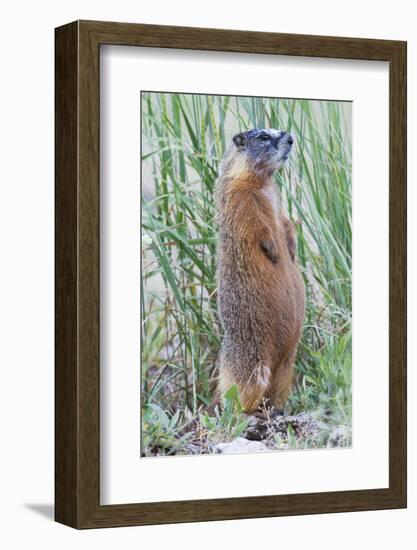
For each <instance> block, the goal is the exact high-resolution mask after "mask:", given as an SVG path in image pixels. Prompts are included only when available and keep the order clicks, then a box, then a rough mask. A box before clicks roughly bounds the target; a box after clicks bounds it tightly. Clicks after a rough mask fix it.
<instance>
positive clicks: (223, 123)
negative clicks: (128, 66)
mask: <svg viewBox="0 0 417 550" xmlns="http://www.w3.org/2000/svg"><path fill="white" fill-rule="evenodd" d="M140 101H141V112H142V116H141V143H142V147H141V231H142V239H141V304H140V307H141V365H140V373H141V410H140V415H141V456H143V457H159V456H172V455H201V454H213V455H214V454H227V453H249V452H273V451H284V450H299V451H301V450H304V449H324V448H325V449H332V448H342V447H350V446H351V445H352V326H351V325H352V277H351V269H352V228H351V219H352V124H351V120H352V103H351V102H348V101H337V100H334V101H329V100H326V101H324V100H316V99H291V98H279V97H276V98H267V97H243V96H214V95H204V94H182V93H181V94H180V93H171V92H160V91H149V92H141V96H140ZM138 368H139V367H138Z"/></svg>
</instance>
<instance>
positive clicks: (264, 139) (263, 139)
mask: <svg viewBox="0 0 417 550" xmlns="http://www.w3.org/2000/svg"><path fill="white" fill-rule="evenodd" d="M259 138H260V139H262V141H269V140H270V137H269V136H268V135H267V134H261V135H260V136H259Z"/></svg>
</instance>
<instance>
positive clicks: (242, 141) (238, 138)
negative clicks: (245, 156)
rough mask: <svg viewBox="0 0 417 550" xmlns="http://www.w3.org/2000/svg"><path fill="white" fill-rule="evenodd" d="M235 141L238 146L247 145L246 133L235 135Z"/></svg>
mask: <svg viewBox="0 0 417 550" xmlns="http://www.w3.org/2000/svg"><path fill="white" fill-rule="evenodd" d="M233 143H234V144H235V145H236V147H242V146H243V145H245V143H246V139H245V136H244V134H242V133H240V134H236V135H235V136H234V137H233Z"/></svg>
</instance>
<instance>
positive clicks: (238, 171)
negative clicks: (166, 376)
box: [216, 129, 304, 411]
mask: <svg viewBox="0 0 417 550" xmlns="http://www.w3.org/2000/svg"><path fill="white" fill-rule="evenodd" d="M292 143H293V138H292V137H291V135H290V134H288V133H285V132H282V131H278V130H272V129H270V130H259V129H254V130H250V131H248V132H243V133H240V134H237V135H236V136H235V137H234V138H233V144H232V145H231V146H230V148H229V149H228V151H227V152H226V154H225V156H224V158H223V161H222V166H221V172H220V177H219V180H218V182H217V186H216V203H217V222H218V228H219V250H218V266H217V280H218V310H219V316H220V320H221V323H222V326H223V330H224V337H223V342H222V347H221V351H220V367H219V368H220V379H219V390H220V393H221V394H222V395H224V393H225V392H226V391H227V389H228V388H229V387H230V386H231V385H233V384H236V385H237V386H238V388H239V391H240V398H241V401H242V405H243V407H244V409H245V410H246V411H251V410H254V409H256V408H257V406H258V405H259V404H260V401H261V399H262V398H263V397H265V398H268V399H269V400H270V402H271V404H272V405H273V406H275V407H276V408H277V409H279V410H282V409H283V408H284V406H285V403H286V401H287V398H288V396H289V393H290V390H291V385H292V378H293V371H294V360H295V355H296V352H297V347H298V342H299V339H300V335H301V331H302V325H303V320H304V283H303V280H302V277H301V274H300V272H299V269H298V265H297V260H296V258H295V232H294V227H293V225H292V223H291V222H290V220H289V219H288V218H286V217H285V215H284V213H283V210H282V207H281V205H280V199H279V195H278V191H277V189H276V187H275V184H274V182H273V179H272V175H273V173H274V172H275V171H276V170H277V169H279V168H281V166H282V165H283V164H284V163H285V161H286V160H287V158H288V156H289V154H290V152H291V148H292Z"/></svg>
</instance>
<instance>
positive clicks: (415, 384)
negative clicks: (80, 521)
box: [0, 0, 417, 550]
mask: <svg viewBox="0 0 417 550" xmlns="http://www.w3.org/2000/svg"><path fill="white" fill-rule="evenodd" d="M80 18H81V19H103V20H110V21H112V20H113V21H129V22H142V23H156V24H158V23H161V24H173V25H188V26H206V27H219V28H236V29H252V30H259V31H278V32H294V33H310V34H332V35H342V36H343V35H344V36H349V35H350V36H358V37H373V38H391V39H401V40H408V44H409V74H408V84H409V129H408V135H409V255H410V256H409V269H410V271H409V281H410V284H409V327H410V330H409V333H410V344H409V388H410V390H409V434H410V436H409V508H408V510H398V511H384V512H365V513H356V514H334V515H327V516H310V517H295V518H283V519H279V518H278V519H261V520H249V521H235V522H217V523H211V524H210V523H206V524H192V525H178V526H160V527H159V526H158V527H142V528H128V529H110V530H102V531H86V532H76V531H74V530H71V529H69V528H66V527H63V526H61V525H58V524H54V523H53V522H52V521H51V517H52V501H53V154H54V153H53V124H54V120H53V116H54V115H53V91H54V80H53V74H54V73H53V56H54V51H53V29H54V27H55V26H58V25H61V24H64V23H66V22H69V21H72V20H74V19H80ZM1 20H2V29H1V34H0V40H1V50H0V51H1V64H0V75H1V78H0V95H1V101H0V140H1V143H0V145H1V153H2V154H1V157H0V158H1V161H0V173H1V176H0V183H1V191H2V198H1V200H0V224H1V228H0V236H1V237H0V243H1V256H0V258H1V264H0V279H1V282H0V313H1V314H0V324H1V326H0V354H1V359H0V365H1V371H2V374H3V378H2V381H1V384H0V407H1V412H0V426H1V429H0V517H1V524H2V527H1V529H0V543H1V544H2V546H3V547H4V548H7V549H14V548H24V547H29V546H30V547H34V548H42V547H44V548H48V549H49V548H51V549H52V548H60V550H64V549H66V548H71V549H72V548H90V547H91V546H92V545H94V546H95V547H96V548H103V549H105V548H114V547H119V548H123V549H124V548H137V547H138V546H139V547H153V548H164V547H165V546H166V547H167V548H170V549H176V548H196V547H198V548H211V547H215V548H226V547H227V545H228V544H231V545H233V546H236V547H241V548H253V547H254V546H255V545H256V547H258V548H262V546H265V547H271V546H272V547H274V548H279V547H282V546H284V547H291V548H294V549H299V548H300V549H301V548H320V549H323V550H325V549H330V548H331V549H332V550H333V549H335V548H337V549H340V550H341V549H345V548H346V549H348V548H349V549H352V548H354V547H360V548H361V547H365V545H367V544H371V545H372V547H374V548H379V549H381V550H383V549H388V548H392V547H396V548H405V549H408V548H413V547H415V546H414V545H415V540H416V539H417V535H416V518H417V515H416V513H417V483H416V482H417V478H416V463H417V462H416V451H417V436H416V434H417V429H416V428H417V422H416V419H417V406H416V405H417V377H416V374H415V368H414V366H415V365H416V360H417V343H416V339H415V337H414V335H415V332H416V328H417V307H416V306H417V292H416V285H415V284H413V281H415V280H416V275H417V252H416V250H417V246H416V245H417V242H416V236H417V222H416V209H417V190H416V185H415V180H416V175H417V174H416V169H417V161H416V156H415V151H416V148H417V135H416V95H417V33H416V30H417V25H416V20H417V18H416V14H415V13H414V2H412V1H406V0H397V1H396V2H394V3H393V2H392V1H386V0H380V1H379V2H372V1H369V0H368V1H365V0H362V1H356V0H350V1H349V2H344V3H342V2H335V1H334V0H333V1H326V0H315V1H314V2H312V1H311V0H297V1H295V2H287V3H284V2H279V1H278V0H273V1H270V0H262V1H261V2H247V1H243V0H241V1H236V0H233V1H229V2H225V1H224V0H210V2H187V1H186V0H174V1H173V0H167V1H163V0H152V2H148V3H147V2H141V3H139V2H132V1H130V2H129V1H126V0H113V1H108V0H101V1H99V0H83V1H80V0H72V1H71V2H68V1H61V2H54V3H52V2H50V3H49V2H44V1H38V2H29V1H19V0H15V1H14V2H13V3H12V2H8V3H7V4H6V3H5V4H2V8H1ZM375 131H378V129H377V128H376V129H375ZM369 414H370V422H372V402H371V401H370V406H369ZM341 475H343V472H341Z"/></svg>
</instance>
